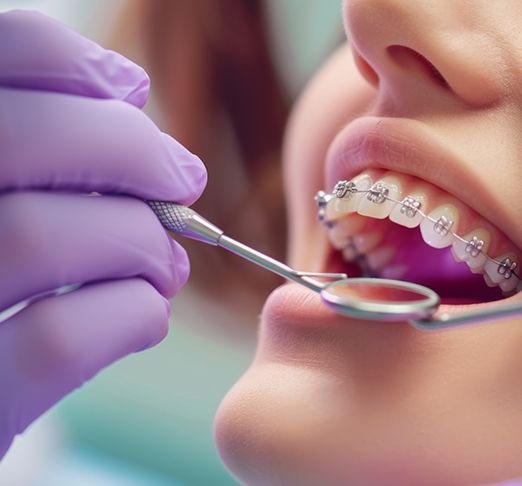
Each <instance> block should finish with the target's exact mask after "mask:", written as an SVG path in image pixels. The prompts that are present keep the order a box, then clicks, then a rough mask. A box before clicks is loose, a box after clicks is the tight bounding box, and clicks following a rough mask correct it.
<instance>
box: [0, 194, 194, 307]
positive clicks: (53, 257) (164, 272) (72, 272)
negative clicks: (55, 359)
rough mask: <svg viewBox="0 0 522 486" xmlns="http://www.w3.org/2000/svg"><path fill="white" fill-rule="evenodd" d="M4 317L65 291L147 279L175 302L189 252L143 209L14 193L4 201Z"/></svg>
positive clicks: (127, 201) (103, 199) (0, 251)
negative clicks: (15, 306) (31, 299)
mask: <svg viewBox="0 0 522 486" xmlns="http://www.w3.org/2000/svg"><path fill="white" fill-rule="evenodd" d="M0 221H2V231H0V269H1V271H0V288H1V289H2V292H1V293H0V310H2V309H7V308H8V307H10V306H12V305H13V304H15V303H17V302H20V301H22V300H25V299H27V298H29V297H32V296H34V295H36V294H39V293H40V292H45V291H49V290H53V289H56V288H59V287H62V286H64V285H69V284H75V283H85V282H93V281H100V280H113V279H121V278H129V277H142V278H144V279H146V280H147V281H148V282H150V283H151V284H152V285H153V286H154V287H155V288H156V289H157V291H158V292H159V293H161V294H162V295H164V296H166V297H172V296H173V295H174V294H175V293H176V292H177V290H178V289H179V288H180V287H181V286H182V285H183V284H184V283H185V282H186V280H187V278H188V273H189V263H188V259H187V255H186V253H185V251H184V250H183V249H182V248H181V247H180V246H179V245H178V244H175V242H174V241H173V240H172V239H171V238H170V237H169V236H168V235H167V233H166V232H165V230H164V229H163V227H162V226H161V224H160V222H159V221H158V219H157V217H156V216H155V214H154V213H153V212H152V211H151V209H150V208H149V207H148V206H147V204H145V203H144V202H142V201H139V200H137V199H134V198H131V197H123V196H86V195H81V194H67V193H49V192H14V193H8V194H4V195H3V196H0Z"/></svg>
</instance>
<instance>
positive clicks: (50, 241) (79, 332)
mask: <svg viewBox="0 0 522 486" xmlns="http://www.w3.org/2000/svg"><path fill="white" fill-rule="evenodd" d="M148 86H149V80H148V77H147V75H146V74H145V72H144V71H143V70H142V69H141V68H140V67H138V66H136V65H135V64H133V63H132V62H130V61H129V60H127V59H125V58H124V57H122V56H120V55H118V54H116V53H114V52H110V51H106V50H104V49H102V48H101V47H99V46H98V45H97V44H95V43H93V42H91V41H89V40H87V39H85V38H83V37H81V36H79V35H78V34H76V33H75V32H73V31H71V30H70V29H68V28H66V27H65V26H63V25H62V24H60V23H58V22H56V21H54V20H52V19H50V18H48V17H45V16H43V15H41V14H38V13H34V12H23V11H14V12H9V13H7V14H2V15H0V312H1V311H2V310H5V309H7V308H9V307H10V306H12V305H13V304H14V303H16V302H19V301H21V300H23V299H26V298H28V297H30V296H33V295H35V294H38V293H40V292H42V291H48V290H52V289H56V288H59V287H61V286H64V285H67V284H74V283H85V285H84V286H83V287H80V288H79V289H78V290H75V291H74V292H71V293H69V294H65V295H61V296H55V297H49V298H46V299H43V300H40V301H38V302H36V303H34V304H32V305H30V306H29V307H27V308H26V309H24V310H23V311H22V312H20V313H18V314H16V315H15V316H13V317H11V318H10V319H8V320H7V321H5V322H3V323H1V324H0V457H2V456H3V454H4V453H5V452H6V450H7V449H8V447H9V444H10V443H11V441H12V439H13V437H14V436H15V435H16V434H18V433H20V432H22V431H23V430H24V429H25V428H26V427H27V426H28V425H29V424H30V423H31V422H32V421H33V420H35V419H36V418H37V417H38V416H39V415H41V414H42V413H43V412H45V411H46V410H47V409H49V408H50V407H51V406H52V405H53V404H55V403H56V402H57V401H58V400H60V399H61V398H62V397H63V396H64V395H66V394H67V393H69V392H71V391H72V390H74V389H75V388H77V387H79V386H80V385H81V384H82V383H83V382H85V381H86V380H88V379H89V378H91V377H92V376H94V375H95V374H96V373H97V372H98V371H99V370H101V369H102V368H104V367H106V366H107V365H109V364H110V363H112V362H114V361H115V360H117V359H119V358H121V357H123V356H125V355H127V354H129V353H132V352H135V351H139V350H142V349H145V348H148V347H150V346H152V345H154V344H156V343H158V342H159V341H160V340H161V339H162V338H163V337H164V336H165V334H166V332H167V327H168V316H169V309H170V307H169V303H168V300H167V298H169V297H171V296H173V295H174V294H175V293H176V291H177V290H178V289H179V288H180V287H181V286H182V285H183V284H184V283H185V281H186V280H187V277H188V272H189V265H188V260H187V256H186V253H185V251H184V250H183V249H182V248H181V247H180V246H179V245H178V244H176V243H174V242H173V241H172V240H170V239H169V238H168V237H167V235H166V233H165V231H164V230H163V228H162V226H161V225H160V223H159V222H158V220H157V218H156V216H155V215H154V214H153V212H152V211H151V210H150V209H149V207H148V206H147V205H146V204H145V203H144V202H143V201H142V199H162V200H170V201H177V202H180V203H183V204H191V203H193V202H194V201H195V200H196V199H197V198H198V197H199V195H200V194H201V192H202V190H203V188H204V186H205V183H206V171H205V168H204V166H203V164H202V163H201V161H200V160H199V159H198V158H197V157H196V156H194V155H192V154H191V153H190V152H188V151H187V150H186V149H185V148H183V147H182V146H181V145H180V144H179V143H177V142H176V141H175V140H173V139H172V138H171V137H169V136H168V135H166V134H164V133H161V132H160V131H159V129H158V128H157V127H156V126H155V125H154V123H152V122H151V120H150V119H149V118H147V116H146V115H144V114H143V112H142V111H140V109H139V108H140V107H142V106H143V105H144V103H145V101H146V99H147V95H148ZM92 192H96V193H99V194H102V195H97V196H96V195H92V194H91V193H92Z"/></svg>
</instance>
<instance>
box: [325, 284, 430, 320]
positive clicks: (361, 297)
mask: <svg viewBox="0 0 522 486" xmlns="http://www.w3.org/2000/svg"><path fill="white" fill-rule="evenodd" d="M321 298H322V299H323V301H324V302H325V303H326V304H327V305H328V306H329V307H331V308H332V309H333V310H335V311H337V312H339V313H341V314H346V315H348V316H352V317H357V318H359V319H369V320H377V321H404V320H410V319H425V318H427V317H430V316H431V315H432V314H433V313H434V312H435V311H436V310H437V308H438V306H439V304H440V298H439V296H438V294H437V293H436V292H434V291H433V290H431V289H429V288H427V287H424V286H422V285H418V284H414V283H411V282H403V281H401V280H389V279H384V278H348V279H345V280H337V281H335V282H332V283H330V284H328V285H326V287H325V288H324V289H323V290H322V291H321Z"/></svg>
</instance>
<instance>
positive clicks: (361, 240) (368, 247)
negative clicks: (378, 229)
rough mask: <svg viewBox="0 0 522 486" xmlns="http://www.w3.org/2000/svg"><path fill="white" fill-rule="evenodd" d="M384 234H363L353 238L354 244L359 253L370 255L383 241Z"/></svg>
mask: <svg viewBox="0 0 522 486" xmlns="http://www.w3.org/2000/svg"><path fill="white" fill-rule="evenodd" d="M383 237H384V235H383V234H382V233H362V234H358V235H354V236H353V244H354V246H355V248H356V249H357V251H358V252H359V253H368V252H370V251H372V250H373V249H374V248H377V246H378V245H379V243H380V242H381V241H382V239H383Z"/></svg>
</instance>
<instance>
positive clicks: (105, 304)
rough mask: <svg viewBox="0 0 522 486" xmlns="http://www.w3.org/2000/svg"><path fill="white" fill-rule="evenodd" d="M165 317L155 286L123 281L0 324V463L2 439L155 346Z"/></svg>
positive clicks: (47, 302)
mask: <svg viewBox="0 0 522 486" xmlns="http://www.w3.org/2000/svg"><path fill="white" fill-rule="evenodd" d="M169 312H170V306H169V304H168V301H166V300H165V299H164V298H163V297H162V296H161V295H160V294H158V292H157V291H156V290H155V289H154V287H152V286H151V285H150V284H149V283H147V282H146V281H144V280H141V279H129V280H117V281H112V282H103V283H98V284H96V285H91V286H87V287H83V288H80V289H78V290H76V291H74V292H72V293H69V294H65V295H61V296H59V297H51V298H48V299H45V300H42V301H39V302H36V303H34V304H32V305H31V306H29V307H28V308H26V309H24V310H23V311H22V312H20V313H19V314H17V315H16V316H14V317H12V318H11V319H9V320H7V321H6V322H4V323H3V324H2V325H0V369H2V370H5V371H6V372H5V373H0V390H2V399H1V400H0V457H1V456H2V452H5V450H6V449H7V447H8V445H9V440H8V439H7V438H12V437H13V436H14V435H16V434H17V433H20V432H22V431H23V430H24V429H25V428H26V427H27V426H28V425H29V424H30V423H31V422H32V421H33V420H34V419H35V418H37V417H38V416H40V415H41V414H42V413H43V412H45V411H46V410H48V409H49V408H50V407H51V406H52V405H53V404H55V403H56V402H57V401H58V400H60V399H61V398H62V397H64V396H65V395H66V394H68V393H69V392H71V391H72V390H74V389H75V388H77V387H79V386H80V385H82V383H84V382H85V381H87V380H88V379H90V378H91V377H93V376H94V375H95V374H96V373H97V372H98V371H100V370H101V369H102V368H104V367H106V366H108V365H109V364H111V363H112V362H114V361H116V360H118V359H120V358H122V357H123V356H125V355H127V354H129V353H133V352H136V351H140V350H142V349H144V348H147V347H150V346H152V345H154V344H156V343H158V342H159V341H161V340H162V339H163V337H164V336H165V335H166V333H167V330H168V315H169ZM7 370H8V371H9V372H7Z"/></svg>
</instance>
